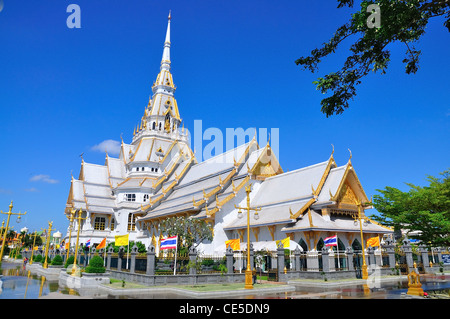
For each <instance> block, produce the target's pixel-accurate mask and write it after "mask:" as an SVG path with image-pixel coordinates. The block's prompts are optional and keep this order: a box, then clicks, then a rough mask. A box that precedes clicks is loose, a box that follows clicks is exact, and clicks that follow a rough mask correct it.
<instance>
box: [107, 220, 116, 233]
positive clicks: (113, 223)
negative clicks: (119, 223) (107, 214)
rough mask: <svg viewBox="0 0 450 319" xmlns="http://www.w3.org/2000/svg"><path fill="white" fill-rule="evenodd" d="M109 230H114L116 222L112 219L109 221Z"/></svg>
mask: <svg viewBox="0 0 450 319" xmlns="http://www.w3.org/2000/svg"><path fill="white" fill-rule="evenodd" d="M109 228H110V229H111V231H113V230H114V229H115V228H116V220H115V219H114V218H112V219H111V225H110V227H109Z"/></svg>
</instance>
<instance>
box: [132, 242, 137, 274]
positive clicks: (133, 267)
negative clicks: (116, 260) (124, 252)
mask: <svg viewBox="0 0 450 319" xmlns="http://www.w3.org/2000/svg"><path fill="white" fill-rule="evenodd" d="M137 254H138V247H137V246H136V244H134V246H133V248H131V252H130V256H131V261H130V274H134V272H135V269H136V255H137Z"/></svg>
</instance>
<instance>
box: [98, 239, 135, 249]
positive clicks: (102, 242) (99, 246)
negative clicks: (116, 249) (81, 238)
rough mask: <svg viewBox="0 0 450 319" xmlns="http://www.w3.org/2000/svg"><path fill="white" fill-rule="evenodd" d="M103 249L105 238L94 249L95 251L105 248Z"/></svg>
mask: <svg viewBox="0 0 450 319" xmlns="http://www.w3.org/2000/svg"><path fill="white" fill-rule="evenodd" d="M127 244H128V243H127ZM105 247H106V237H105V238H103V240H102V241H101V242H100V244H98V246H97V247H95V249H102V248H105Z"/></svg>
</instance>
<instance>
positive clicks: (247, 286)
mask: <svg viewBox="0 0 450 319" xmlns="http://www.w3.org/2000/svg"><path fill="white" fill-rule="evenodd" d="M251 191H252V184H249V185H247V186H246V187H245V192H246V193H247V207H239V206H236V205H234V207H235V208H237V209H239V211H238V218H242V217H243V213H242V209H245V210H247V270H246V271H245V289H253V280H252V270H251V268H250V211H251V210H253V211H255V215H254V218H255V219H256V220H257V219H258V218H259V215H258V211H260V210H261V207H250V192H251Z"/></svg>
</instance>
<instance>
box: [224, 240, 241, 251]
mask: <svg viewBox="0 0 450 319" xmlns="http://www.w3.org/2000/svg"><path fill="white" fill-rule="evenodd" d="M225 246H226V247H227V248H228V247H230V248H231V249H233V250H241V241H240V239H239V238H238V239H230V240H227V241H226V242H225Z"/></svg>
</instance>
